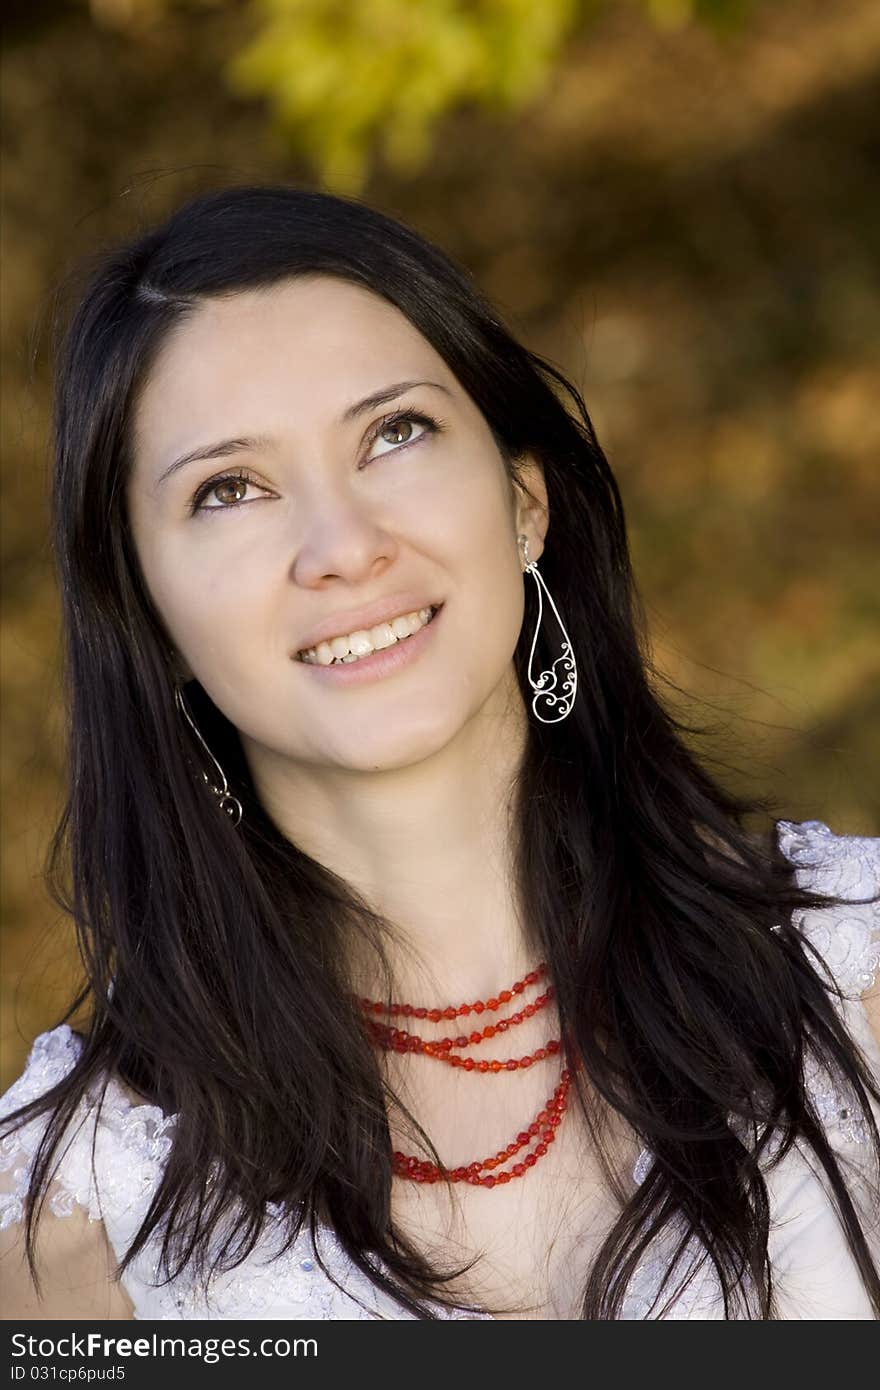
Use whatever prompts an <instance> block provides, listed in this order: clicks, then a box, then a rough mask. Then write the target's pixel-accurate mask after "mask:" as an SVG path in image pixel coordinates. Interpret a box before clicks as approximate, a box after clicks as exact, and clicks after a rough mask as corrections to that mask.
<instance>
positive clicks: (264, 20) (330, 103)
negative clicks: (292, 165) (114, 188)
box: [89, 0, 756, 193]
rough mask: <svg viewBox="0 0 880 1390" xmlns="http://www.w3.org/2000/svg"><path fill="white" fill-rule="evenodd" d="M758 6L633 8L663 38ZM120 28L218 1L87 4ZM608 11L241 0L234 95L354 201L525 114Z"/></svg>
mask: <svg viewBox="0 0 880 1390" xmlns="http://www.w3.org/2000/svg"><path fill="white" fill-rule="evenodd" d="M755 2H756V0H636V7H637V8H639V7H640V8H642V9H643V10H644V11H645V12H646V13H647V15H648V16H649V17H650V18H651V19H652V20H653V21H654V23H655V24H656V25H657V26H658V27H659V28H661V29H664V30H672V31H674V30H679V29H682V28H683V27H684V26H686V25H688V24H691V23H694V22H703V23H706V24H708V25H710V26H711V27H712V28H714V29H715V30H716V31H718V32H719V33H723V32H725V31H728V30H731V29H736V28H737V27H738V26H740V25H741V24H742V23H743V21H744V19H745V18H746V16H747V15H748V14H749V12H750V11H751V9H752V6H753V4H754V3H755ZM89 3H90V8H91V10H92V13H93V14H94V15H95V17H96V18H97V19H99V20H100V21H101V22H103V23H105V24H107V25H110V26H113V27H117V28H122V29H126V28H138V27H140V26H143V25H149V24H152V23H154V22H155V21H156V20H157V19H158V18H159V17H161V15H162V14H163V13H165V12H167V10H169V9H171V8H173V7H175V6H180V5H185V6H189V7H192V8H195V9H199V10H210V9H221V8H223V3H224V0H89ZM609 4H610V5H612V6H613V5H614V4H615V0H243V3H242V4H240V5H239V6H238V7H237V8H238V9H239V10H240V12H241V14H242V16H243V19H244V22H245V24H244V34H245V35H246V36H244V37H243V40H242V47H241V48H240V49H239V50H238V51H237V52H235V53H234V54H233V55H232V57H231V58H230V59H229V60H228V62H227V63H226V65H225V76H226V80H227V81H228V83H229V85H230V88H231V90H232V91H233V92H234V93H236V94H238V95H240V96H242V97H254V98H258V99H260V100H261V101H264V102H265V103H266V104H267V105H268V107H269V108H270V110H271V112H272V115H273V118H274V121H275V124H276V128H277V130H278V131H279V132H280V134H281V136H282V138H283V139H284V141H285V142H286V143H287V144H288V146H289V148H290V149H291V151H292V152H295V153H299V154H303V155H305V156H306V157H307V159H308V160H309V162H310V164H311V167H312V168H313V169H314V171H315V173H316V174H318V175H319V176H320V178H321V180H322V182H323V183H324V184H325V186H327V187H328V188H333V189H336V190H337V191H345V192H348V193H358V192H360V191H361V190H362V189H363V187H364V185H365V183H366V180H367V178H368V176H369V173H370V170H371V167H372V165H373V164H374V162H375V161H376V159H377V158H381V159H383V160H384V161H385V163H386V164H387V166H388V167H389V169H390V170H392V171H393V172H394V173H395V174H397V175H398V176H401V177H412V176H413V175H415V174H417V173H419V172H421V171H423V170H425V169H426V167H427V165H428V162H429V160H430V156H431V150H432V142H433V138H434V137H435V134H436V130H437V126H438V123H439V122H440V120H441V119H442V117H444V116H445V115H447V114H449V113H451V112H454V111H456V110H459V109H462V108H465V107H467V106H468V105H471V104H473V105H476V106H478V107H481V108H482V109H484V110H486V111H488V112H490V113H503V112H505V111H508V112H516V111H520V110H522V109H523V108H526V107H528V106H529V105H530V103H532V102H534V101H535V100H536V99H537V98H538V97H540V95H541V94H542V93H543V92H544V91H545V90H546V88H547V86H548V84H549V83H550V82H551V81H552V77H553V70H554V66H555V64H556V63H557V62H558V59H559V56H560V52H561V50H562V46H563V44H564V42H565V40H566V39H567V38H568V37H569V36H570V35H571V34H572V32H573V31H574V30H575V29H576V27H577V26H578V25H579V24H581V25H582V24H584V23H585V22H586V21H588V20H590V19H593V18H595V17H596V16H598V14H599V12H600V11H602V10H603V9H605V8H606V7H608V6H609Z"/></svg>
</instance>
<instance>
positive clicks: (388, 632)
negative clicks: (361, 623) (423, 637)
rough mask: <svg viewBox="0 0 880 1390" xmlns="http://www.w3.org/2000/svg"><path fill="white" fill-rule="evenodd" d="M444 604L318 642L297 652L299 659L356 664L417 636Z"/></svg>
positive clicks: (323, 663)
mask: <svg viewBox="0 0 880 1390" xmlns="http://www.w3.org/2000/svg"><path fill="white" fill-rule="evenodd" d="M442 606H443V605H442V604H439V603H438V604H433V605H431V606H429V607H427V608H419V609H415V610H413V612H411V613H402V614H400V615H399V616H398V617H396V618H391V619H390V620H389V621H388V622H384V623H377V624H376V626H375V627H372V628H370V629H365V628H362V629H360V630H359V631H358V632H352V633H349V634H347V635H345V636H341V637H333V638H331V639H330V641H329V642H318V644H317V645H316V646H314V647H307V648H305V649H304V650H302V651H299V652H297V654H296V659H297V661H304V662H305V663H306V664H307V665H310V666H341V665H344V664H345V665H349V664H351V665H353V664H354V663H355V662H358V661H362V660H363V658H364V657H367V656H373V655H375V653H376V652H380V651H387V650H388V648H389V647H395V646H397V645H398V644H399V643H401V642H406V641H407V640H408V639H409V638H410V637H414V636H415V635H416V633H418V632H421V631H422V628H425V627H428V626H429V624H430V623H432V622H433V620H434V618H435V617H436V615H437V614H438V613H439V611H440V609H441V608H442Z"/></svg>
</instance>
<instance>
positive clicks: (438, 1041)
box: [367, 985, 553, 1054]
mask: <svg viewBox="0 0 880 1390" xmlns="http://www.w3.org/2000/svg"><path fill="white" fill-rule="evenodd" d="M505 993H506V991H505ZM552 998H553V987H552V985H551V986H550V988H549V989H548V990H547V991H546V992H545V993H544V994H539V995H538V997H537V999H535V1000H534V1001H533V1002H532V1003H531V1004H526V1005H525V1007H524V1008H522V1009H520V1010H519V1011H518V1012H517V1013H515V1014H511V1015H510V1017H509V1018H499V1019H498V1020H497V1022H496V1023H487V1024H486V1027H485V1028H480V1029H475V1030H474V1032H473V1033H469V1034H468V1033H461V1034H460V1035H459V1036H458V1037H457V1038H431V1039H426V1038H421V1037H419V1035H418V1034H417V1033H408V1032H407V1031H406V1029H405V1028H392V1027H391V1025H390V1024H388V1023H379V1022H377V1020H376V1019H373V1018H368V1019H367V1025H368V1027H369V1028H370V1031H371V1032H372V1033H373V1034H374V1035H375V1037H376V1038H377V1039H378V1040H383V1039H387V1041H388V1046H389V1047H393V1048H394V1049H395V1050H396V1051H397V1052H428V1053H430V1054H434V1053H436V1052H450V1051H452V1049H453V1048H465V1047H471V1046H476V1045H477V1044H479V1043H481V1042H485V1041H486V1039H487V1038H494V1037H495V1036H496V1034H498V1033H506V1032H507V1029H508V1028H511V1027H516V1026H517V1024H520V1023H524V1022H525V1020H526V1019H527V1018H534V1016H535V1014H536V1013H540V1011H541V1009H543V1008H545V1007H546V1006H547V1004H548V1003H549V1002H550V1000H551V999H552Z"/></svg>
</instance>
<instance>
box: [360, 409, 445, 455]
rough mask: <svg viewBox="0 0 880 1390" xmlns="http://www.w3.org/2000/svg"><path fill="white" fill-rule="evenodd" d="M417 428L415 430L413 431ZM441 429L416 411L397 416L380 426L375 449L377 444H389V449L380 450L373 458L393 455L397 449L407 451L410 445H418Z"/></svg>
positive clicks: (376, 433)
mask: <svg viewBox="0 0 880 1390" xmlns="http://www.w3.org/2000/svg"><path fill="white" fill-rule="evenodd" d="M413 426H415V430H414V429H413ZM438 428H439V426H438V424H437V422H436V421H435V420H432V419H431V418H430V417H429V416H427V415H422V414H420V413H417V412H415V411H407V412H406V414H401V415H396V416H394V417H393V418H392V419H390V420H386V421H385V423H384V424H383V425H380V426H379V428H378V429H377V430H376V432H375V434H374V435H373V449H374V450H375V448H376V445H377V444H387V445H388V448H387V449H380V450H379V451H378V453H374V454H373V455H372V457H373V458H382V457H383V456H384V455H385V454H392V453H394V451H395V450H396V449H405V448H407V447H408V446H409V445H410V444H418V442H419V440H420V439H422V438H424V437H425V436H427V435H429V434H434V433H436V431H437V429H438Z"/></svg>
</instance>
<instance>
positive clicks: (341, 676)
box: [294, 603, 444, 685]
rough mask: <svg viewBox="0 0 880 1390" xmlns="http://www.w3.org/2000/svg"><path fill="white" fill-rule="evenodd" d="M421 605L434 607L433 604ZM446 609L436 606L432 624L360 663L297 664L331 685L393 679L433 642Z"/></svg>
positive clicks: (359, 683)
mask: <svg viewBox="0 0 880 1390" xmlns="http://www.w3.org/2000/svg"><path fill="white" fill-rule="evenodd" d="M422 606H423V607H429V606H430V607H434V605H433V604H431V605H427V604H423V605H422ZM443 608H444V605H443V604H442V603H441V604H439V605H437V611H436V613H435V614H434V616H433V618H432V619H431V621H430V622H429V623H427V625H426V626H425V627H421V628H419V630H418V632H416V633H414V634H413V636H412V637H404V638H403V640H402V641H400V642H395V644H394V646H393V647H383V648H382V650H381V651H378V652H373V653H372V654H371V655H370V656H362V657H361V658H360V660H359V661H340V663H339V664H338V666H332V665H331V666H319V665H318V664H317V663H313V662H311V661H297V662H296V664H297V666H299V667H300V668H301V669H302V670H304V671H308V672H309V674H310V675H313V676H315V677H316V678H317V679H318V680H323V681H327V682H328V683H329V684H331V685H364V684H365V683H366V682H368V681H374V680H381V679H382V678H383V677H384V676H390V675H392V674H393V673H394V672H395V671H399V670H401V669H402V668H403V667H404V666H409V665H411V663H412V662H413V661H417V660H418V658H419V657H420V656H421V654H422V652H423V651H424V650H425V648H426V647H427V646H428V645H429V644H430V642H431V641H432V640H433V639H432V634H433V632H434V629H435V627H436V626H437V623H438V622H439V620H440V615H441V614H442V612H443ZM374 626H375V624H374ZM356 630H357V629H355V631H356ZM294 660H296V657H294Z"/></svg>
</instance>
